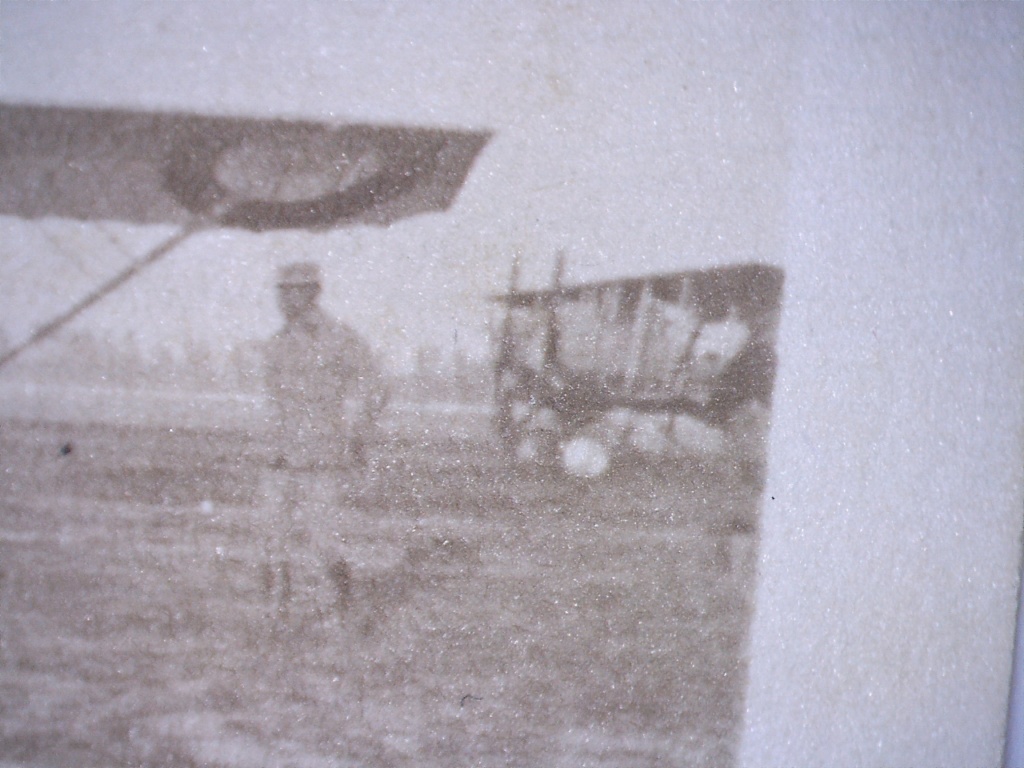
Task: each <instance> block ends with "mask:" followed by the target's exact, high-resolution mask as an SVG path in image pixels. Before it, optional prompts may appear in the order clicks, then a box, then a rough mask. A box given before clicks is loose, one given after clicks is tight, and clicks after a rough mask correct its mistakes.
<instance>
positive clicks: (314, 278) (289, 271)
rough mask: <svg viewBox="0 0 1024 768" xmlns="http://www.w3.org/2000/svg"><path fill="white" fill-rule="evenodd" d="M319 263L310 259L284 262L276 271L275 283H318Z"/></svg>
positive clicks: (319, 275) (282, 284) (319, 274)
mask: <svg viewBox="0 0 1024 768" xmlns="http://www.w3.org/2000/svg"><path fill="white" fill-rule="evenodd" d="M320 277H321V272H320V265H319V264H314V263H313V262H311V261H303V262H298V263H296V264H286V265H285V266H283V267H281V269H280V270H279V271H278V273H277V284H278V285H281V286H284V285H320Z"/></svg>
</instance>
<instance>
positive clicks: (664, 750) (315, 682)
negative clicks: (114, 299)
mask: <svg viewBox="0 0 1024 768" xmlns="http://www.w3.org/2000/svg"><path fill="white" fill-rule="evenodd" d="M377 459H378V460H377V462H376V464H375V466H376V469H375V470H374V471H373V472H370V473H365V474H363V475H361V476H353V477H351V478H348V479H347V480H348V482H347V485H343V486H342V487H340V489H339V491H338V493H337V495H336V497H335V499H336V507H335V508H336V515H335V516H334V517H333V519H332V521H331V522H330V523H328V524H325V526H324V528H325V530H323V531H322V537H323V538H322V542H327V543H328V544H329V545H331V546H333V545H332V544H330V543H331V542H334V543H335V544H336V545H337V547H338V551H339V552H340V553H342V554H344V556H345V557H346V558H347V559H348V561H349V562H350V564H351V565H352V569H353V571H352V572H353V581H352V587H351V595H350V599H349V602H348V604H347V606H345V607H344V608H339V609H337V610H325V609H324V605H325V603H324V601H323V599H322V596H319V595H317V594H316V593H314V592H307V591H304V590H302V589H300V590H299V591H298V594H297V595H296V598H295V600H294V601H293V604H292V605H291V606H290V608H289V612H288V615H287V617H282V616H280V615H278V614H276V613H275V612H274V610H273V608H272V604H271V602H270V601H268V599H267V598H266V596H265V595H264V593H263V591H262V589H261V580H260V564H261V561H262V553H261V550H260V548H259V547H258V546H257V545H256V543H255V540H256V537H255V536H254V534H253V520H254V519H255V517H256V516H257V511H258V510H259V509H260V508H261V506H265V503H264V502H263V501H262V496H261V493H260V487H261V476H262V475H263V474H264V473H265V470H264V469H263V467H264V466H265V463H266V456H265V451H264V449H263V448H262V446H261V444H260V441H259V440H257V439H254V438H252V437H249V436H247V435H246V434H244V433H242V432H218V431H200V430H192V431H180V430H179V431H169V430H167V429H154V428H149V429H147V428H143V427H134V428H127V427H120V428H114V427H109V426H100V425H93V426H88V425H77V426H72V425H70V424H40V423H18V422H11V421H7V422H5V423H4V424H3V425H2V426H0V471H2V475H0V569H2V575H0V579H2V582H0V764H3V765H31V766H82V767H83V768H86V767H89V766H122V765H123V766H144V767H146V768H158V767H160V766H166V767H168V768H170V767H171V766H183V767H184V768H190V767H194V766H211V767H218V768H219V767H222V766H296V767H297V768H298V767H305V766H349V765H351V766H445V767H448V766H476V765H479V766H538V767H539V766H553V767H557V766H566V768H568V767H570V766H572V767H573V768H577V767H582V766H616V767H623V768H626V767H629V766H654V765H657V766H685V765H729V764H731V762H732V755H733V751H734V748H735V746H736V739H737V734H738V730H739V727H740V725H741V713H742V699H743V689H744V682H745V662H744V644H745V635H746V631H747V626H748V624H749V620H750V612H751V605H750V603H751V596H752V587H753V579H754V572H753V571H754V567H753V563H754V552H755V551H756V527H757V526H756V509H757V504H758V499H757V498H756V494H754V492H753V491H751V490H749V489H745V488H744V487H743V486H741V485H740V484H738V483H736V482H734V480H733V479H732V477H731V476H730V475H729V474H728V473H725V472H717V473H716V472H713V471H711V470H707V469H704V470H701V469H700V468H699V467H697V466H696V465H686V464H684V465H680V464H678V463H677V464H675V465H672V466H660V467H658V466H622V467H617V468H615V469H614V470H613V471H612V472H611V473H610V474H609V475H607V476H605V477H603V478H601V479H599V480H595V481H590V482H589V483H587V484H581V483H578V482H572V481H567V480H554V479H552V478H544V477H539V476H533V475H529V474H523V473H517V472H515V471H512V470H509V469H508V468H506V467H504V466H503V463H502V461H501V460H500V457H499V454H498V451H497V450H496V448H495V447H494V446H493V445H491V444H490V443H488V442H486V441H481V440H479V439H475V440H474V439H466V438H464V439H456V438H453V437H451V436H447V437H446V436H444V435H443V434H438V433H436V432H435V433H431V434H427V433H421V434H417V435H414V436H412V437H410V436H409V435H406V436H405V437H394V438H393V439H392V440H391V441H389V443H388V445H387V446H381V447H380V448H379V450H378V451H377Z"/></svg>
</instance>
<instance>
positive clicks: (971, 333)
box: [0, 2, 1024, 766]
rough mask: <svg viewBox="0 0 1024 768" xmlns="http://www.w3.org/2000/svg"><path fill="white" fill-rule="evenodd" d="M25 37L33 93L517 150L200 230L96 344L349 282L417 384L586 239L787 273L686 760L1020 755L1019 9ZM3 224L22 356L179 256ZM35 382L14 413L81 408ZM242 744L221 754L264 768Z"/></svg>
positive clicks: (207, 25)
mask: <svg viewBox="0 0 1024 768" xmlns="http://www.w3.org/2000/svg"><path fill="white" fill-rule="evenodd" d="M0 30H2V39H0V67H2V69H0V97H2V99H3V100H4V101H5V102H14V103H32V104H48V105H65V106H75V105H81V106H90V107H116V108H124V109H141V110H168V111H190V112H196V113H200V114H208V115H236V116H254V117H264V118H297V119H310V120H337V121H347V122H374V123H381V124H410V125H422V126H436V127H442V128H453V129H468V130H481V131H490V132H492V139H491V140H490V143H489V144H488V146H487V148H486V149H485V150H484V151H483V152H482V153H481V156H480V158H479V159H478V161H477V162H476V164H475V165H474V166H473V168H472V170H471V171H470V173H469V175H468V176H467V182H466V184H465V186H464V188H463V189H462V190H461V192H460V193H459V196H458V198H457V200H456V202H455V204H454V206H453V207H452V209H451V210H450V211H449V212H448V213H446V214H445V215H444V216H443V217H433V218H422V219H416V220H415V221H410V222H403V223H399V224H397V225H394V226H392V227H391V228H389V229H387V230H381V231H378V230H371V229H354V230H346V231H337V232H327V233H322V234H317V235H308V234H299V233H293V232H275V233H260V234H246V233H238V232H232V233H213V232H211V233H207V234H203V235H202V236H199V237H196V238H194V239H192V240H190V241H189V242H188V243H185V244H184V245H182V246H181V247H180V248H179V249H177V250H176V251H175V253H173V254H172V257H171V258H168V259H166V260H165V261H163V262H161V263H160V264H159V265H157V266H155V267H154V268H153V269H152V270H151V271H150V272H148V273H147V274H146V275H144V276H141V277H140V278H139V280H138V282H137V283H136V285H135V286H134V288H133V289H132V290H131V291H125V292H122V293H121V294H119V295H118V297H117V299H116V300H113V301H106V302H103V303H102V304H100V305H98V306H97V307H95V308H94V309H93V310H90V311H89V313H88V314H87V315H85V316H83V318H82V319H81V323H83V325H82V326H80V328H79V329H80V330H81V329H83V328H84V329H88V330H89V331H91V332H95V333H99V334H101V335H102V334H110V335H114V336H118V335H120V334H123V333H124V332H125V330H126V329H131V330H132V331H133V333H134V338H135V340H136V342H137V343H138V344H139V345H140V346H141V347H143V348H146V349H153V350H159V349H161V348H166V347H167V345H170V348H174V345H175V344H179V343H181V340H183V339H200V340H203V341H216V342H217V343H231V344H236V345H241V344H243V343H244V342H246V340H250V339H254V338H266V337H268V336H269V335H271V334H272V333H273V332H274V330H275V327H276V324H277V322H278V319H277V314H276V309H275V307H274V305H273V294H272V291H270V290H268V286H272V285H273V283H274V279H275V278H274V275H275V274H276V270H277V268H278V267H279V266H280V265H281V264H284V263H287V262H289V261H294V260H296V259H316V260H318V261H319V262H320V263H321V264H322V265H323V266H324V267H325V269H327V270H330V271H332V273H334V274H340V275H343V276H344V279H343V280H342V281H339V282H338V283H336V284H335V285H334V287H333V288H332V290H330V291H328V292H327V293H326V294H325V296H324V304H325V305H326V308H327V309H328V310H329V311H331V312H332V313H333V314H335V315H337V316H339V317H342V318H344V319H345V320H346V321H348V322H350V323H352V324H353V325H354V326H356V327H357V328H359V329H361V330H369V332H370V333H371V334H372V335H373V337H374V339H375V341H376V342H377V343H378V344H379V346H380V348H381V349H382V350H383V352H385V353H386V354H387V355H390V356H391V357H392V358H393V359H395V360H399V361H405V364H406V365H407V366H409V367H411V366H413V365H414V364H415V356H416V348H417V345H418V344H420V343H421V342H423V341H424V340H426V341H431V342H433V343H435V344H436V345H437V346H438V347H439V351H440V353H441V354H445V355H449V356H451V355H453V354H455V352H460V353H464V354H466V355H467V356H470V357H472V356H473V355H476V354H486V352H487V350H488V349H489V346H488V345H489V336H488V333H489V328H493V316H492V312H493V307H492V305H491V304H489V303H488V301H487V297H488V296H489V295H492V294H494V293H498V292H501V291H503V290H504V289H505V287H506V281H507V275H508V269H509V266H510V262H511V258H512V256H513V254H515V253H519V254H520V255H521V259H522V264H523V281H524V284H525V285H526V286H527V287H531V286H532V287H542V286H544V285H546V283H547V281H548V279H549V276H550V267H551V263H552V259H553V256H554V254H555V253H556V252H557V251H560V250H561V251H564V253H565V255H566V261H567V264H568V269H569V277H570V278H571V279H572V280H575V281H585V280H599V279H606V278H612V277H622V276H629V275H635V274H652V273H658V272H666V271H675V270H683V269H695V268H704V267H710V266H716V265H722V264H732V263H742V262H747V261H759V262H764V263H768V264H772V265H776V266H779V267H781V268H782V269H783V270H784V271H785V275H786V285H785V296H784V305H783V313H782V324H781V332H780V336H779V341H778V350H777V351H778V354H779V360H780V368H779V374H778V378H777V380H776V387H775V398H774V404H773V414H772V432H771V442H770V450H769V476H768V482H767V485H766V489H765V492H764V496H763V499H762V507H761V510H762V512H761V513H762V525H761V538H760V546H759V551H758V553H757V557H758V563H759V566H758V576H757V581H756V591H755V592H754V593H753V594H754V595H755V596H756V606H755V609H754V612H753V620H752V623H751V625H750V630H749V634H748V638H749V640H748V646H747V647H748V650H747V652H745V653H744V655H743V658H744V659H749V668H748V671H747V673H746V674H747V682H746V686H745V688H746V693H745V696H744V697H743V702H742V708H743V713H742V717H741V719H740V722H741V725H740V726H739V728H738V730H737V731H736V734H735V736H734V737H730V739H727V740H726V741H727V744H728V748H727V749H726V750H725V751H724V752H719V753H717V757H716V753H706V752H705V753H701V752H699V751H695V752H692V753H686V754H694V755H701V756H703V757H704V758H707V759H709V760H712V761H714V760H716V759H718V760H721V761H725V762H735V763H737V764H739V765H750V766H760V765H822V764H828V765H949V766H957V765H964V764H985V765H995V764H998V762H999V760H1000V755H1001V751H1002V744H1003V736H1004V729H1005V724H1006V723H1005V712H1006V702H1007V700H1008V695H1009V680H1010V664H1011V651H1012V643H1013V629H1014V618H1015V609H1016V600H1017V580H1018V573H1019V565H1020V558H1021V517H1022V515H1021V502H1022V498H1021V476H1020V475H1021V466H1022V458H1024V457H1022V446H1021V419H1022V415H1024V412H1022V402H1021V399H1022V396H1024V392H1022V390H1021V386H1020V383H1021V381H1022V380H1024V370H1022V367H1024V348H1022V347H1024V338H1022V331H1024V318H1022V312H1024V309H1022V307H1024V302H1022V298H1024V296H1022V285H1024V283H1022V278H1024V265H1022V258H1024V255H1022V245H1021V244H1022V242H1024V213H1022V204H1021V203H1022V196H1024V190H1022V183H1024V181H1022V175H1021V168H1022V167H1024V148H1022V142H1021V136H1022V135H1024V130H1022V129H1024V124H1022V123H1024V120H1022V118H1024V115H1022V111H1024V102H1022V99H1021V94H1022V93H1024V66H1022V64H1021V44H1022V43H1021V41H1022V39H1024V13H1022V11H1021V10H1020V9H1018V8H1017V7H1016V6H1011V5H985V6H981V5H979V6H955V7H954V6H949V7H947V6H941V7H935V6H909V7H907V6H899V7H875V6H862V5H853V4H851V5H840V6H828V7H818V6H768V5H765V6H756V7H736V6H725V5H687V6H682V7H675V6H670V5H668V4H665V5H651V6H648V7H644V8H637V7H634V6H633V5H629V4H621V5H611V6H609V5H602V6H601V7H599V8H598V7H594V8H584V7H579V6H570V5H557V4H556V5H551V4H527V5H516V6H515V7H512V6H501V7H496V6H492V5H490V4H478V5H472V6H467V5H463V4H459V5H456V4H451V5H447V6H442V7H440V8H438V7H433V8H427V7H423V8H420V7H418V6H415V5H413V4H397V3H396V4H386V5H375V4H369V3H341V4H334V3H323V4H319V3H313V4H306V5H302V4H293V3H282V4H265V5H260V6H257V7H250V6H249V5H244V4H234V3H214V4H200V3H165V4H145V5H143V4H134V3H109V4H103V5H95V4H85V3H81V4H78V3H72V4H60V5H40V4H34V3H25V2H6V3H4V4H3V5H2V6H0ZM4 232H5V235H4V238H5V239H6V240H7V241H8V245H6V246H4V251H3V257H4V262H3V266H2V268H3V273H2V274H3V279H2V280H0V283H2V284H0V302H2V310H0V320H2V323H3V329H4V333H5V335H6V339H7V341H8V342H9V341H11V340H14V341H17V340H18V339H20V338H23V337H24V336H26V335H27V334H29V333H30V332H31V331H32V329H33V328H36V327H38V326H39V324H40V323H42V322H46V321H47V319H49V318H50V317H52V315H53V312H54V308H55V307H59V306H63V304H64V303H65V302H66V301H67V300H68V299H69V297H76V296H82V295H84V294H85V293H87V292H88V291H89V290H91V289H92V288H93V287H94V286H95V285H96V284H97V283H98V282H102V280H104V279H105V278H108V277H110V276H111V275H113V274H114V273H116V271H117V270H118V269H120V268H122V267H123V265H124V263H125V261H126V260H127V256H126V254H129V253H135V254H137V253H142V252H144V251H145V250H146V249H148V248H151V247H153V245H155V244H156V243H157V242H159V241H160V240H161V239H163V238H165V237H167V236H168V234H169V230H168V231H164V230H161V229H159V228H139V227H134V228H133V227H129V226H115V225H109V226H105V228H101V229H100V230H96V229H95V228H92V229H90V228H89V227H86V226H83V225H79V224H75V223H70V222H67V221H63V220H51V221H48V222H46V224H45V226H44V227H43V228H42V229H38V228H33V227H31V226H28V225H27V224H25V223H24V222H22V221H21V220H16V219H5V220H4ZM111 241H113V242H115V243H116V244H117V245H118V247H117V248H114V249H111V248H110V247H109V243H110V242H111ZM55 242H56V243H57V246H56V247H55V246H54V243H55ZM25 254H41V257H40V258H26V256H25ZM371 287H372V290H370V288H371ZM488 323H492V325H489V324H488ZM71 330H72V331H73V330H74V328H72V329H71ZM45 354H46V350H45V349H43V348H42V347H40V348H39V349H38V350H34V351H32V352H28V353H26V359H25V364H26V365H28V364H29V363H31V362H32V355H39V356H45ZM12 370H13V368H12ZM15 373H16V371H15ZM5 376H8V377H11V376H13V374H12V373H11V371H0V385H2V386H4V390H3V392H4V395H3V399H4V401H5V403H6V404H7V405H6V406H5V417H7V418H10V415H11V411H12V410H13V411H15V412H16V413H18V414H20V415H22V416H24V415H26V414H28V415H30V416H31V417H33V418H44V419H45V418H47V417H60V418H69V416H68V412H69V411H74V410H75V408H76V407H77V406H73V405H72V404H70V403H71V401H70V400H69V398H66V397H62V396H61V393H60V392H59V391H58V393H57V395H55V396H54V395H52V394H47V393H46V392H44V391H43V388H39V387H37V388H35V389H31V390H29V389H27V388H26V387H25V386H23V385H22V384H21V383H19V382H18V381H15V380H13V379H12V378H9V380H8V381H6V382H5V381H3V378H4V377H5ZM76 396H77V397H84V398H86V400H87V402H86V404H85V405H84V406H82V407H83V408H85V409H86V410H88V411H89V412H90V413H93V414H96V418H97V419H98V420H100V421H103V420H115V421H116V420H117V419H118V418H122V419H128V420H130V419H131V418H133V417H132V415H131V413H132V409H133V408H134V407H136V406H135V405H134V404H133V403H132V402H128V401H125V402H111V401H110V400H109V399H108V398H105V397H104V396H103V394H102V391H100V390H97V389H95V388H94V390H93V391H90V392H86V393H84V394H83V393H79V394H78V395H76ZM90 398H91V399H90ZM76 402H77V401H76ZM166 413H167V414H169V415H168V416H167V419H168V421H169V423H170V425H171V426H175V425H186V424H190V423H192V421H194V422H196V423H200V424H202V423H206V417H205V416H204V415H203V414H197V413H196V412H195V411H186V412H174V411H173V406H172V405H168V406H167V410H166ZM73 415H74V414H72V417H73ZM249 417H250V416H245V417H244V418H249ZM6 545H7V546H9V545H10V544H9V542H8V543H7V544H6ZM183 620H184V621H186V623H187V617H186V619H183ZM40 685H42V683H40ZM222 693H223V692H222ZM474 695H475V694H474ZM462 704H463V706H462V707H461V710H462V711H463V712H464V711H465V708H466V706H474V705H475V702H474V700H473V699H468V700H465V701H463V702H462ZM49 716H50V717H57V713H50V715H49ZM2 717H3V718H4V719H6V718H7V717H8V716H7V715H6V714H5V715H2ZM38 717H39V722H40V723H45V722H46V721H47V719H48V715H47V713H46V712H41V713H39V714H38ZM169 727H170V726H169ZM174 727H176V728H179V729H185V730H188V728H192V732H195V733H198V732H199V731H201V730H202V729H201V728H199V727H198V726H196V725H195V724H193V725H191V726H185V725H181V724H180V723H179V724H178V725H176V726H174ZM86 738H87V737H86ZM203 738H206V742H209V741H210V739H209V738H208V737H207V736H204V737H203ZM225 743H226V744H227V746H225V747H224V750H222V752H220V753H217V755H214V756H213V757H210V758H209V759H220V760H222V761H227V760H228V758H227V757H225V755H228V754H235V755H236V756H237V755H238V754H243V755H244V754H245V753H244V751H241V752H240V751H239V750H238V749H236V751H235V752H234V753H231V745H232V744H234V745H235V746H236V747H237V744H238V742H230V743H229V742H225ZM22 746H23V745H22ZM578 747H579V745H578V744H577V745H576V747H573V748H578ZM20 748H21V747H19V749H20ZM566 749H567V750H568V749H569V748H568V747H567V748H566ZM568 753H569V752H568V751H567V752H566V754H568ZM11 754H12V759H17V755H18V754H21V753H15V752H14V751H13V749H12V751H11ZM575 754H583V753H582V752H577V753H575ZM677 754H683V753H682V752H679V753H677ZM0 757H3V755H0ZM249 757H250V759H251V755H250V756H249ZM29 764H31V761H30V762H29ZM556 764H557V763H556Z"/></svg>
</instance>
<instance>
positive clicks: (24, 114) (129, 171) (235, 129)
mask: <svg viewBox="0 0 1024 768" xmlns="http://www.w3.org/2000/svg"><path fill="white" fill-rule="evenodd" d="M488 136H489V134H487V133H485V132H473V131H453V130H441V129H432V128H411V127H401V126H397V127H396V126H374V125H342V126H337V125H329V124H321V123H312V122H292V121H286V120H258V119H251V118H237V117H207V116H199V115H191V114H182V113H158V112H129V111H124V110H100V109H74V108H67V107H40V106H22V105H11V104H0V213H2V214H8V215H12V216H20V217H25V218H35V217H40V216H61V217H65V218H72V219H83V220H97V219H114V220H122V221H132V222H138V223H178V224H183V225H190V224H194V223H195V222H196V221H197V220H200V221H203V222H205V223H208V224H210V225H219V226H225V227H240V228H244V229H250V230H267V229H277V228H304V229H324V228H329V227H336V226H342V225H347V224H357V223H365V224H378V225H387V224H390V223H391V222H393V221H395V220H397V219H400V218H403V217H406V216H412V215H414V214H417V213H423V212H427V211H443V210H446V209H447V208H448V207H449V206H450V205H451V203H452V201H453V200H454V199H455V195H456V194H457V193H458V191H459V189H460V188H461V186H462V184H463V182H464V181H465V178H466V174H467V173H468V172H469V168H470V166H471V165H472V163H473V160H474V159H475V157H476V155H477V153H479V151H480V150H481V149H482V147H483V146H484V144H485V143H486V141H487V139H488Z"/></svg>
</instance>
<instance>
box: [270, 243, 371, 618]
mask: <svg viewBox="0 0 1024 768" xmlns="http://www.w3.org/2000/svg"><path fill="white" fill-rule="evenodd" d="M277 289H278V305H279V307H280V309H281V313H282V315H283V316H284V326H283V327H282V328H281V330H280V331H278V332H277V333H276V334H275V335H274V336H273V338H272V339H270V341H269V343H268V344H267V347H266V357H265V370H264V381H265V385H266V390H267V395H268V396H269V398H270V400H271V403H272V404H273V407H274V419H275V420H274V425H273V426H274V428H273V430H272V439H273V454H272V456H273V459H272V462H271V467H270V470H269V473H268V477H267V480H268V483H267V486H268V487H267V488H266V489H265V490H266V498H267V500H268V501H269V504H268V507H269V508H267V509H265V510H264V514H265V516H266V519H265V520H263V521H262V522H263V526H264V546H265V550H266V551H265V554H266V559H265V561H264V589H265V590H266V592H267V594H268V596H269V597H271V598H273V596H274V595H275V593H276V595H277V601H278V610H281V611H283V610H286V609H287V606H288V604H289V603H290V601H291V598H292V596H293V591H294V590H295V589H296V587H298V588H299V589H301V590H303V591H304V592H305V591H307V590H309V591H312V592H313V593H314V594H313V596H314V597H316V596H317V595H318V594H320V593H321V592H322V589H320V587H321V585H323V587H324V588H327V589H331V590H333V591H334V595H333V600H334V602H335V603H336V604H337V605H338V606H339V607H343V606H344V604H345V601H346V600H347V597H348V590H349V579H350V575H349V572H348V567H347V565H346V564H345V561H344V560H343V559H341V558H340V557H339V556H338V555H337V553H332V552H331V551H330V544H331V540H332V538H333V536H332V533H333V530H334V529H335V528H336V523H337V519H338V505H339V504H340V498H339V495H340V494H339V492H340V488H339V483H340V481H341V480H343V479H344V476H345V474H346V473H348V472H350V471H351V470H352V469H353V468H361V467H362V466H363V464H364V462H365V450H366V443H367V440H368V439H369V438H370V436H371V435H370V433H371V431H372V430H373V429H374V428H375V424H376V420H377V417H378V416H379V414H380V411H381V409H382V408H383V405H384V402H385V389H384V386H383V380H382V377H381V375H380V371H379V368H378V366H377V365H376V362H375V360H374V356H373V353H372V352H371V350H370V347H369V346H368V345H367V344H366V342H365V341H363V340H362V338H360V336H359V335H358V334H357V333H356V332H355V331H354V330H352V329H351V328H349V327H348V326H347V325H344V324H342V323H339V322H337V321H336V320H334V319H333V318H331V317H329V316H328V315H327V314H326V313H325V312H324V311H323V310H322V309H321V308H320V306H319V304H318V299H319V297H320V293H321V289H322V288H321V272H320V267H319V266H318V265H316V264H312V263H297V264H289V265H287V266H285V267H283V268H282V269H281V270H280V272H279V275H278V284H277ZM295 581H297V582H298V584H296V583H293V582H295Z"/></svg>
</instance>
